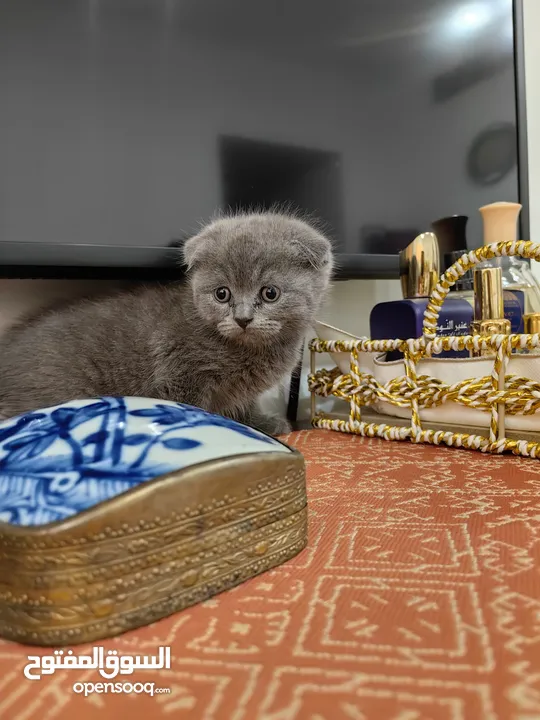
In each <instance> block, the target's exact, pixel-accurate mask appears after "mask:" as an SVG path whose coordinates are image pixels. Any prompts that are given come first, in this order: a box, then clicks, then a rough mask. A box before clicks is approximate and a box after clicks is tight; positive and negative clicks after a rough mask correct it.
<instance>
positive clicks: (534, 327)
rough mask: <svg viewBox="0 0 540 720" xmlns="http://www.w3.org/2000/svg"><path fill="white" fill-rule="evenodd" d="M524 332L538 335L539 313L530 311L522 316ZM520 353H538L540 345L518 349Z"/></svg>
mask: <svg viewBox="0 0 540 720" xmlns="http://www.w3.org/2000/svg"><path fill="white" fill-rule="evenodd" d="M523 325H524V328H525V329H524V331H523V332H524V333H525V334H526V335H537V334H538V335H540V313H530V314H529V315H524V316H523ZM517 352H519V353H520V354H521V355H540V347H535V348H532V350H528V349H527V348H525V349H524V350H518V351H517Z"/></svg>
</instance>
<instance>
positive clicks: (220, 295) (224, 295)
mask: <svg viewBox="0 0 540 720" xmlns="http://www.w3.org/2000/svg"><path fill="white" fill-rule="evenodd" d="M214 297H215V298H216V300H217V301H218V302H220V303H226V302H229V300H230V299H231V291H230V290H229V288H227V287H220V288H218V289H217V290H214Z"/></svg>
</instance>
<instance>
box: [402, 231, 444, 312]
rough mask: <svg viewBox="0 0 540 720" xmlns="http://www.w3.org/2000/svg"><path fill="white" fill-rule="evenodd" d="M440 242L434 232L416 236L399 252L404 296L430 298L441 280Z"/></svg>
mask: <svg viewBox="0 0 540 720" xmlns="http://www.w3.org/2000/svg"><path fill="white" fill-rule="evenodd" d="M439 267H440V257H439V242H438V240H437V236H436V235H435V234H434V233H432V232H425V233H422V234H421V235H418V236H417V237H415V239H414V240H413V241H412V243H410V244H409V245H407V247H406V248H404V249H403V250H402V251H401V252H400V253H399V277H400V280H401V291H402V293H403V297H404V298H428V297H429V296H430V295H431V293H432V292H433V290H434V289H435V286H436V285H437V283H438V282H439Z"/></svg>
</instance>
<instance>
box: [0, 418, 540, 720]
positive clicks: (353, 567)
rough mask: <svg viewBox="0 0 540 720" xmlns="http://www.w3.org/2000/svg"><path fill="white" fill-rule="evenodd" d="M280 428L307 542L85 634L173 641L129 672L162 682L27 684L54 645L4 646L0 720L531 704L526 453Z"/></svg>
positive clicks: (446, 714)
mask: <svg viewBox="0 0 540 720" xmlns="http://www.w3.org/2000/svg"><path fill="white" fill-rule="evenodd" d="M286 442H288V443H289V444H290V445H292V446H295V447H296V448H297V449H298V450H299V451H300V452H302V453H303V454H304V456H305V458H306V461H307V469H308V502H309V544H308V547H307V548H306V549H305V550H304V551H303V552H302V553H300V554H299V555H298V556H297V557H295V558H294V559H293V560H292V561H289V562H288V563H286V564H284V565H282V566H280V567H278V568H276V569H274V570H272V571H270V572H267V573H265V574H264V575H260V576H258V577H256V578H254V579H252V580H250V581H248V582H246V583H244V584H243V585H241V586H239V587H237V588H235V589H233V590H231V591H229V592H226V593H223V594H222V595H220V596H218V597H215V598H213V599H211V600H209V601H207V602H205V603H202V604H200V605H198V606H196V607H192V608H188V609H187V610H185V611H183V612H181V613H178V614H177V615H175V616H173V617H171V618H167V619H165V620H162V621H160V622H158V623H156V624H154V625H152V626H150V627H147V628H143V629H140V630H136V631H133V632H130V633H128V634H126V635H124V636H121V637H118V638H113V639H110V640H107V641H104V642H102V643H99V644H100V645H103V646H104V648H105V650H106V651H108V650H116V651H118V654H119V655H127V654H131V655H156V654H157V652H158V648H159V647H160V646H167V647H170V648H171V666H170V669H169V670H155V669H154V670H140V671H136V673H135V674H134V676H133V677H129V678H128V679H129V680H130V681H132V682H141V683H147V682H155V685H156V687H166V688H169V689H170V692H168V693H162V694H159V693H158V694H155V695H154V696H153V697H151V696H150V695H144V694H143V695H135V694H129V695H126V694H120V693H117V694H115V693H109V694H98V693H93V694H90V695H89V696H88V697H83V696H82V695H80V694H77V693H74V692H73V689H72V688H73V685H74V683H82V682H93V683H98V682H100V681H101V682H103V680H102V679H101V678H100V677H99V675H98V672H97V671H95V670H88V669H79V670H77V669H71V670H67V669H65V670H58V671H57V672H56V673H55V674H53V675H47V676H44V677H42V678H41V679H40V680H36V681H29V680H27V679H26V678H25V677H24V674H23V669H24V667H25V665H26V664H27V663H28V659H27V658H28V655H35V654H42V655H43V654H51V651H47V650H46V649H35V648H28V647H21V646H18V645H16V644H14V643H10V642H0V718H6V719H9V720H31V719H33V718H40V720H73V719H74V718H75V719H76V720H89V719H91V718H92V719H93V718H99V719H100V720H109V719H110V720H112V719H113V718H114V719H116V718H121V716H122V713H124V712H125V713H126V714H127V715H128V716H129V717H130V718H132V719H133V720H138V719H141V720H142V719H144V720H153V719H154V718H175V720H176V719H178V720H183V719H184V718H185V719H186V720H187V719H189V720H532V719H533V718H535V719H538V718H540V463H539V462H538V461H535V460H530V459H521V458H517V457H506V456H505V457H500V456H493V455H489V456H486V455H483V454H482V453H479V452H474V451H471V452H467V451H464V450H454V449H451V448H443V447H432V446H425V445H414V444H411V443H398V442H393V443H392V442H386V441H383V440H378V439H367V438H360V437H357V436H352V435H346V434H341V433H336V432H327V431H323V430H308V431H301V432H295V433H292V434H291V435H290V436H288V437H287V438H286ZM0 582H1V580H0ZM74 651H75V653H77V654H79V653H80V654H83V653H84V652H86V653H90V652H91V649H90V648H88V647H87V646H82V647H75V648H74ZM117 680H119V678H117Z"/></svg>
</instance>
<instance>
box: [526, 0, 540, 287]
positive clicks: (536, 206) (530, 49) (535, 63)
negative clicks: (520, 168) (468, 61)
mask: <svg viewBox="0 0 540 720" xmlns="http://www.w3.org/2000/svg"><path fill="white" fill-rule="evenodd" d="M523 6H524V24H525V82H526V85H525V87H526V97H527V125H528V136H527V140H528V146H529V197H530V201H531V202H530V205H529V212H530V218H531V233H530V235H531V237H530V239H531V240H534V241H535V242H540V43H539V42H538V28H540V2H538V0H523ZM532 269H533V272H534V273H535V275H536V276H537V277H538V278H539V279H540V263H537V262H533V263H532Z"/></svg>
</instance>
